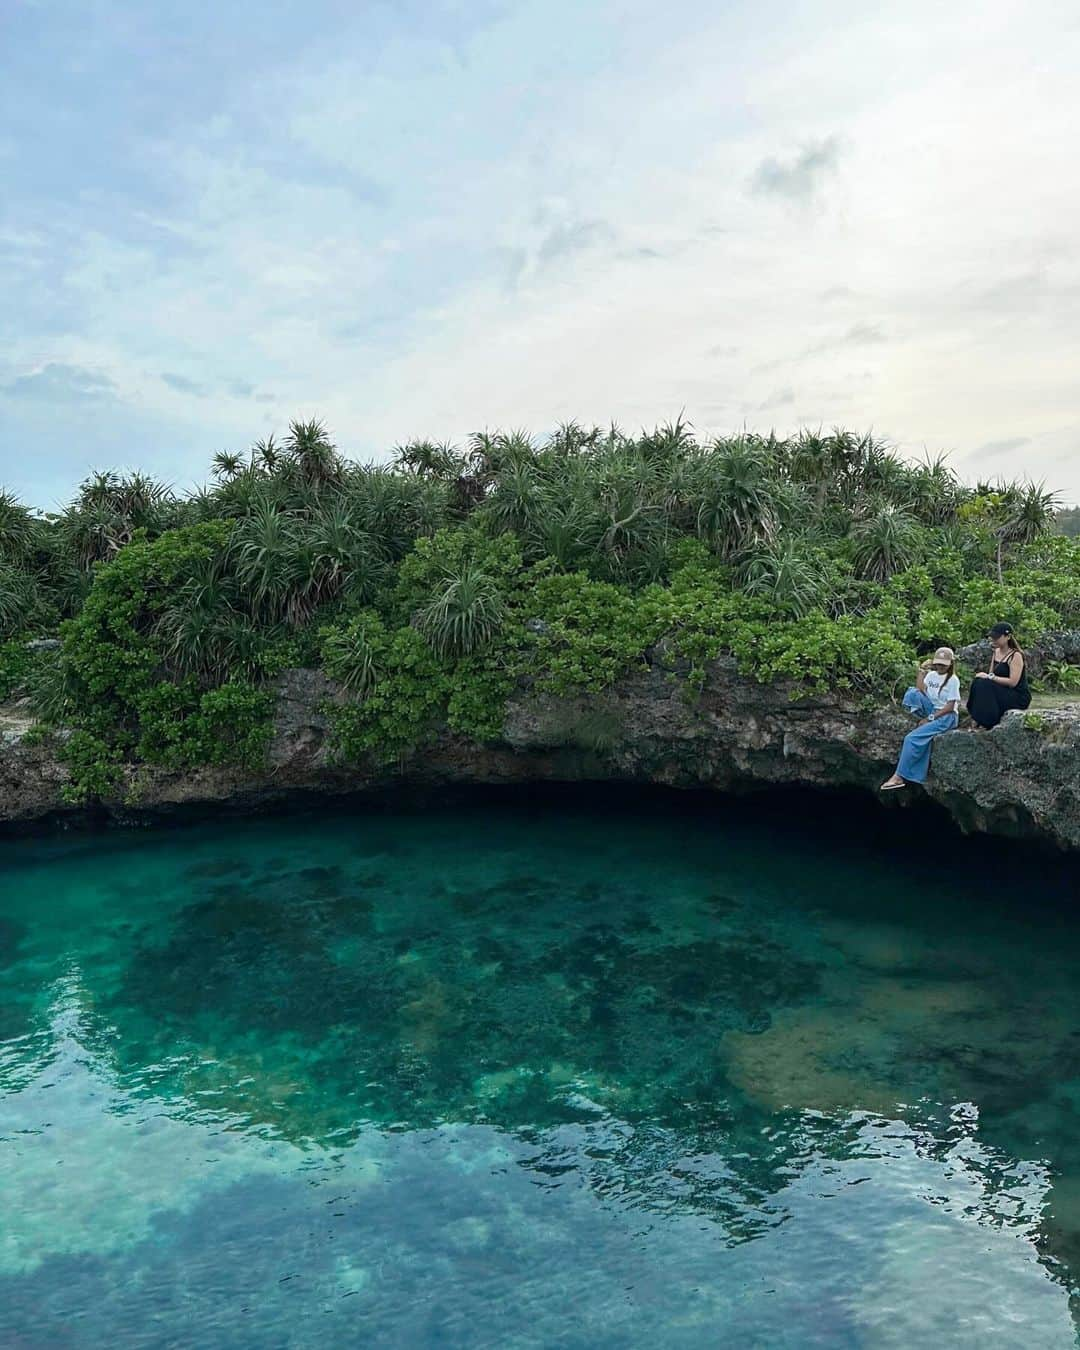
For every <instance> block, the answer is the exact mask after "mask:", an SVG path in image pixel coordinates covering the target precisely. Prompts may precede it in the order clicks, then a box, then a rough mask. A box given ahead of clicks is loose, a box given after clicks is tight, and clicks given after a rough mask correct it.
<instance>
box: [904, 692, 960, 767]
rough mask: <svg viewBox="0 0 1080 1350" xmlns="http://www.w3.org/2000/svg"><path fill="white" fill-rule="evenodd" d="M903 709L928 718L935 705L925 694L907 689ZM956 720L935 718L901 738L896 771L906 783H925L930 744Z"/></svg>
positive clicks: (928, 765)
mask: <svg viewBox="0 0 1080 1350" xmlns="http://www.w3.org/2000/svg"><path fill="white" fill-rule="evenodd" d="M904 707H905V708H907V709H908V710H909V711H910V712H913V713H914V714H915V715H916V716H917V717H929V716H930V714H931V713H932V712H933V711H934V705H933V703H931V702H930V699H929V697H928V696H927V695H926V694H923V693H920V692H919V690H918V689H909V690H908V691H907V693H906V694H905V695H904ZM958 720H959V719H958V718H957V716H956V713H949V714H948V715H947V716H945V717H935V718H934V720H933V721H932V722H927V723H926V724H925V725H924V726H920V727H913V728H912V730H911V731H909V732H908V734H907V735H906V736H905V737H904V746H903V749H902V750H901V751H900V763H899V764H898V765H897V766H896V772H897V773H898V774H899V775H900V777H901V778H903V779H905V780H906V781H907V782H908V783H925V782H926V774H927V770H928V769H929V768H930V744H931V742H932V741H933V739H934V737H935V736H940V735H941V733H942V732H943V731H953V730H954V729H955V727H956V724H957V721H958Z"/></svg>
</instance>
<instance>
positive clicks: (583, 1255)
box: [0, 798, 1080, 1348]
mask: <svg viewBox="0 0 1080 1350" xmlns="http://www.w3.org/2000/svg"><path fill="white" fill-rule="evenodd" d="M804 800H805V799H804ZM784 818H785V811H782V810H778V809H777V807H776V803H775V800H774V799H769V798H765V799H762V800H761V801H760V802H757V803H755V804H753V806H752V807H742V808H739V809H738V810H735V809H734V808H732V807H730V806H727V805H724V804H721V803H717V802H711V803H708V804H707V805H702V804H701V803H700V802H698V801H697V800H696V799H675V800H673V801H672V800H668V799H663V798H649V799H646V800H644V801H643V800H640V799H639V800H637V801H626V802H623V803H622V805H621V809H620V811H619V812H618V813H599V812H596V811H595V810H594V811H592V812H591V813H585V812H583V810H582V808H581V802H580V800H574V801H569V800H564V803H563V804H562V805H551V804H548V805H545V806H543V807H537V806H535V805H534V806H533V807H532V809H529V808H528V807H527V806H525V805H522V806H521V807H515V806H513V805H509V806H506V805H504V806H502V807H499V808H492V807H491V806H489V805H485V804H477V805H474V806H473V807H472V808H470V809H468V810H454V811H449V810H445V811H437V812H435V811H428V812H413V813H404V812H403V813H400V814H396V815H393V814H383V815H367V814H359V813H357V814H352V815H342V816H339V817H337V818H335V819H332V820H326V821H322V822H316V821H314V820H310V819H297V820H291V821H284V822H283V821H280V820H279V821H273V822H263V823H252V824H245V825H232V826H230V827H228V828H227V829H225V828H218V829H212V830H211V829H199V830H183V831H173V832H164V831H162V832H160V833H147V834H141V835H128V836H124V835H119V834H113V835H108V836H105V837H98V838H90V837H75V838H69V839H63V840H51V841H45V842H43V841H32V840H26V841H20V842H15V843H12V842H8V843H7V844H5V845H4V852H3V854H2V856H0V1194H2V1195H3V1197H4V1207H3V1214H2V1216H0V1333H2V1334H0V1343H2V1344H4V1345H8V1344H15V1345H20V1346H38V1345H40V1346H54V1345H70V1346H93V1345H103V1344H109V1345H110V1346H117V1347H118V1346H129V1345H130V1346H149V1345H165V1344H178V1345H179V1344H184V1345H200V1346H213V1347H216V1346H258V1347H267V1346H279V1345H280V1346H307V1345H317V1344H318V1345H323V1344H331V1345H352V1344H355V1345H386V1346H402V1347H406V1346H408V1347H415V1346H427V1345H430V1346H500V1347H502V1346H553V1345H557V1346H581V1347H598V1346H600V1347H607V1346H611V1347H615V1346H634V1345H650V1346H657V1345H663V1346H716V1345H732V1346H740V1347H741V1346H758V1345H760V1346H770V1347H772V1346H792V1347H804V1346H814V1345H820V1346H828V1347H845V1346H851V1347H863V1346H866V1347H878V1346H882V1347H892V1346H897V1347H901V1346H902V1347H910V1346H920V1347H924V1346H979V1347H985V1346H1017V1347H1020V1346H1023V1347H1025V1348H1026V1347H1042V1346H1047V1347H1056V1346H1071V1345H1073V1344H1074V1331H1073V1324H1072V1322H1071V1320H1070V1296H1071V1294H1072V1292H1073V1288H1074V1284H1075V1277H1076V1273H1077V1271H1080V1020H1078V1017H1077V1011H1078V1007H1077V1005H1078V1002H1080V988H1078V985H1077V981H1076V980H1075V978H1074V966H1075V958H1076V955H1077V953H1078V951H1080V940H1078V938H1077V936H1076V930H1077V929H1080V925H1077V924H1075V923H1074V915H1073V913H1072V910H1071V907H1070V902H1071V899H1072V884H1071V874H1072V869H1073V866H1074V865H1073V864H1069V863H1066V862H1064V861H1054V862H1047V863H1042V864H1040V863H1037V862H1035V861H1033V860H1031V859H1026V858H1025V859H1018V858H1017V857H1016V856H1015V855H1014V857H1013V863H1014V865H1015V864H1016V863H1017V862H1018V861H1020V862H1022V863H1023V866H1024V868H1025V869H1027V870H1025V871H1023V873H1022V875H1023V876H1024V877H1025V885H1024V886H1023V887H1022V888H1021V898H1020V899H1007V898H1002V896H1001V895H1000V894H999V892H1000V891H1001V886H1000V884H998V885H994V884H991V885H990V886H989V887H988V886H987V881H988V880H989V881H990V882H991V883H993V882H994V880H995V878H998V879H1000V877H1001V876H1002V870H1001V869H1002V867H1003V866H1004V867H1005V873H1004V875H1006V876H1007V875H1008V863H1009V858H1010V853H1009V849H1008V848H1007V847H1006V846H1004V845H1002V844H1000V843H998V844H993V845H987V844H983V845H982V846H981V848H979V847H972V846H969V845H967V844H963V843H960V842H958V841H955V840H953V839H951V838H950V839H948V840H946V841H944V845H945V846H944V847H943V848H942V849H941V850H940V851H939V852H938V853H937V854H936V855H935V850H934V847H933V844H932V842H928V837H924V838H923V840H922V843H921V845H920V848H919V849H918V850H914V849H912V848H910V847H906V846H904V845H903V843H902V842H900V843H894V844H891V845H889V844H879V845H877V846H876V847H875V846H871V845H868V844H866V843H863V842H859V841H860V840H861V839H863V838H864V837H865V835H864V833H863V832H862V831H860V830H859V829H858V828H854V827H853V825H852V822H851V820H850V818H849V817H848V815H847V808H846V806H845V807H844V808H843V810H839V811H834V812H833V813H832V823H831V824H830V823H829V821H825V822H819V823H817V824H815V826H814V828H812V829H810V828H802V829H795V828H793V827H792V826H790V825H787V824H784V823H783V821H784ZM935 828H937V829H939V830H940V828H941V827H940V826H939V825H938V826H936V827H935ZM989 856H992V857H993V859H994V866H993V867H992V868H991V869H990V875H989V877H988V876H985V875H982V874H978V873H976V874H973V872H972V864H973V863H978V864H980V865H981V866H984V867H985V865H986V859H987V858H988V857H989ZM1007 889H1012V888H1011V887H1009V888H1007Z"/></svg>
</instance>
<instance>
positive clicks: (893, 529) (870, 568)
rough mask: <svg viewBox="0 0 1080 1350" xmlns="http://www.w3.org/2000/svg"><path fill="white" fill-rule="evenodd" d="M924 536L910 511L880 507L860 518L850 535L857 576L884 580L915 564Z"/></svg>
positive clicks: (890, 506)
mask: <svg viewBox="0 0 1080 1350" xmlns="http://www.w3.org/2000/svg"><path fill="white" fill-rule="evenodd" d="M924 544H925V534H924V532H923V531H922V529H921V528H920V526H919V522H918V521H917V520H916V519H915V517H914V516H913V515H911V513H910V512H908V511H905V510H903V509H902V508H900V507H898V506H893V505H892V504H891V503H890V504H885V505H880V506H878V507H877V508H876V509H875V510H873V511H871V512H870V513H869V514H868V515H867V516H865V517H864V518H863V519H861V520H860V521H859V522H858V523H857V524H856V526H855V528H854V530H853V532H852V557H853V561H854V563H855V567H856V570H857V571H858V573H859V575H860V576H863V577H866V578H867V580H869V581H887V580H888V579H889V577H891V576H893V575H894V573H896V572H902V571H904V570H905V569H906V568H908V567H910V566H911V565H912V564H913V563H915V562H917V561H918V559H919V557H920V555H921V553H922V550H923V546H924Z"/></svg>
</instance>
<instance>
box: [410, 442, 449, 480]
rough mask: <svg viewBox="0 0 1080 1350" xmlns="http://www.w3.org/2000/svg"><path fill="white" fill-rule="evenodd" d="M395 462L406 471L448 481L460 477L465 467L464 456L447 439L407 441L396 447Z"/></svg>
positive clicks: (423, 476)
mask: <svg viewBox="0 0 1080 1350" xmlns="http://www.w3.org/2000/svg"><path fill="white" fill-rule="evenodd" d="M393 462H394V465H395V467H396V468H399V469H402V470H404V471H405V472H406V473H415V474H419V475H420V477H422V478H442V479H445V480H447V481H449V480H451V479H455V478H457V477H459V476H460V475H461V473H462V472H463V470H464V468H465V459H464V456H462V455H460V454H459V453H458V452H457V451H456V450H455V449H454V447H453V446H452V445H448V444H447V443H446V442H445V441H440V442H435V441H406V443H405V444H404V445H399V446H396V447H395V449H394V452H393Z"/></svg>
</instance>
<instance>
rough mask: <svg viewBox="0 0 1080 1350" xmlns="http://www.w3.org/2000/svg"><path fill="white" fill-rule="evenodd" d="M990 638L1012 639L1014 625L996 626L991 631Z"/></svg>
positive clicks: (1003, 624) (1002, 624)
mask: <svg viewBox="0 0 1080 1350" xmlns="http://www.w3.org/2000/svg"><path fill="white" fill-rule="evenodd" d="M990 636H991V637H992V638H999V637H1012V624H1011V623H996V624H994V626H993V628H991V629H990Z"/></svg>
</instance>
